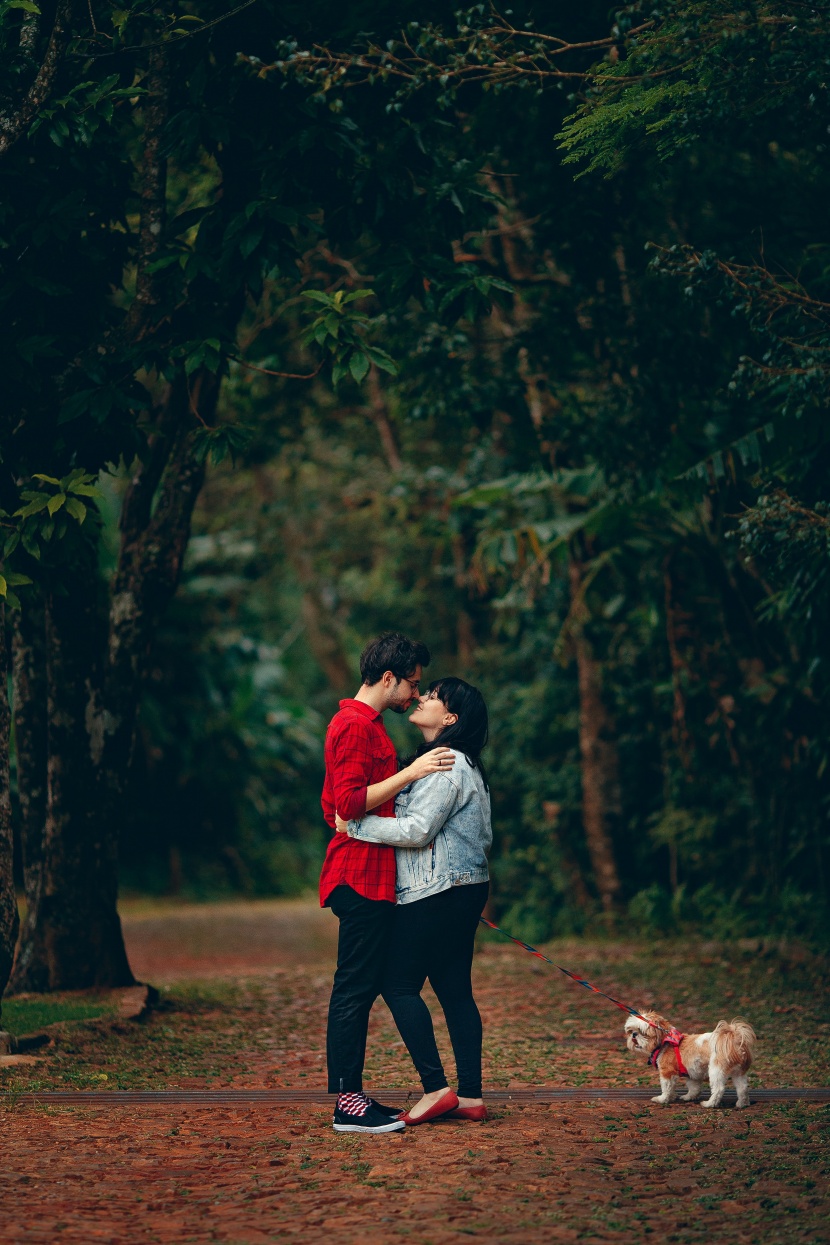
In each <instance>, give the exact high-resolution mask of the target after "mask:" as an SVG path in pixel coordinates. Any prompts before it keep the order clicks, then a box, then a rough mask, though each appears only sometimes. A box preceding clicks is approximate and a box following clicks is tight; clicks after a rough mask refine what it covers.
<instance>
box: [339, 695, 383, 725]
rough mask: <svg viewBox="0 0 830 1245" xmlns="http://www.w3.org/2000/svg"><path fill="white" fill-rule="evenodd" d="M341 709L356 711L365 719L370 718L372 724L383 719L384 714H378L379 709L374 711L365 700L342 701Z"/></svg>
mask: <svg viewBox="0 0 830 1245" xmlns="http://www.w3.org/2000/svg"><path fill="white" fill-rule="evenodd" d="M340 708H341V709H352V710H356V711H357V712H358V713H359V714H361V715H362V716H363V717H364V718H368V719H369V720H370V721H371V722H377V721H379V720H380V719H381V718H382V717H383V714H381V713H378V711H377V709H373V708H372V706H371V705H367V704H366V702H365V701H363V700H352V699H348V700H341V701H340Z"/></svg>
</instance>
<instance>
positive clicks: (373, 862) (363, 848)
mask: <svg viewBox="0 0 830 1245" xmlns="http://www.w3.org/2000/svg"><path fill="white" fill-rule="evenodd" d="M325 755H326V778H325V782H324V783H323V797H322V800H321V804H322V805H323V816H324V817H325V819H326V821H327V822H328V824H329V825H330V826H331V828H332V830H333V829H334V812H335V809H336V810H337V812H338V813H339V814H340V816H341V817H343V818H345V820H346V821H351V820H352V819H353V818H357V817H363V816H364V815H365V813H366V788H367V787H370V786H372V785H373V784H374V783H376V782H383V780H384V778H391V777H392V775H393V774H397V772H398V758H397V756H396V755H395V746H394V744H393V743H392V740H391V739H390V738H389V735H388V734H387V731H386V727H385V726H384V725H383V718H382V717H381V715H380V714H379V713H378V712H377V711H376V710H375V709H373V708H372V707H371V705H367V704H364V703H363V701H362V700H341V701H340V710H339V712H338V713H335V715H334V717H333V718H332V720H331V722H330V723H329V729H328V730H327V731H326V753H325ZM372 812H373V813H374V814H377V815H379V816H381V817H394V816H395V801H394V800H387V801H386V802H385V803H384V804H380V805H378V807H377V808H373V809H372ZM335 886H351V888H352V890H355V891H357V893H358V895H363V896H365V898H366V899H386V900H388V901H389V902H390V903H394V902H395V849H394V847H387V846H385V845H384V844H382V843H361V842H360V841H359V840H358V839H350V838H349V836H348V835H347V834H337V833H335V835H334V838H333V839H332V840H331V842H330V843H329V845H328V849H327V851H326V859H325V861H324V862H323V870H322V873H321V874H320V905H321V907H325V906H326V904H327V902H328V898H329V895H330V894H331V892H332V891H333V890H334V888H335Z"/></svg>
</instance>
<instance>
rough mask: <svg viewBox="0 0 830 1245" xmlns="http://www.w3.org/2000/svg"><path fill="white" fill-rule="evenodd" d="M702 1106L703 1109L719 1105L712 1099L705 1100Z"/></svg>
mask: <svg viewBox="0 0 830 1245" xmlns="http://www.w3.org/2000/svg"><path fill="white" fill-rule="evenodd" d="M700 1105H701V1106H702V1107H716V1106H717V1105H718V1104H717V1103H716V1102H713V1101H712V1099H711V1098H704V1100H703V1102H702V1103H701V1104H700Z"/></svg>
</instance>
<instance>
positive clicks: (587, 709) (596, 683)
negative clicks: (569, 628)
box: [568, 554, 620, 916]
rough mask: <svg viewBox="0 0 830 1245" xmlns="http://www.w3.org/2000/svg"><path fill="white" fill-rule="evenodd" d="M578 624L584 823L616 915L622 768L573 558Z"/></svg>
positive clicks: (607, 907)
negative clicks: (615, 828) (614, 827)
mask: <svg viewBox="0 0 830 1245" xmlns="http://www.w3.org/2000/svg"><path fill="white" fill-rule="evenodd" d="M568 573H569V578H570V587H571V600H572V617H573V619H574V631H573V640H574V652H575V656H576V666H577V680H578V685H579V751H580V756H581V761H582V823H583V826H584V828H585V842H586V845H587V847H588V853H589V855H590V857H591V865H592V867H593V871H594V881H595V883H596V887H597V891H598V892H599V897H600V901H601V903H602V907H603V910H604V911H605V913H606V914H607V915H608V916H610V915H611V914H612V912H613V910H614V907H615V904H616V901H617V898H618V896H619V893H620V880H619V875H618V873H617V864H616V861H615V859H614V848H613V844H612V841H611V833H610V824H611V820H612V817H613V816H614V813H615V811H617V810H618V808H619V794H618V792H619V764H618V757H617V745H616V741H615V739H614V735H613V729H612V722H611V716H610V714H609V712H608V709H607V707H606V705H605V702H604V701H603V698H602V667H601V665H600V663H599V662H598V661H597V659H596V657H595V656H594V652H593V649H592V647H591V642H590V640H589V639H588V637H587V635H586V634H585V625H584V624H585V621H586V614H587V611H586V609H585V605H584V601H583V592H582V564H581V562H580V561H579V560H578V559H577V557H576V556H575V555H573V554H572V555H571V559H570V562H569V566H568Z"/></svg>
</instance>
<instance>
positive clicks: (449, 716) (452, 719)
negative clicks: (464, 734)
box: [441, 713, 458, 726]
mask: <svg viewBox="0 0 830 1245" xmlns="http://www.w3.org/2000/svg"><path fill="white" fill-rule="evenodd" d="M457 721H458V714H457V713H445V714H444V720H443V722H442V723H441V725H442V726H455V724H456V722H457Z"/></svg>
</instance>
